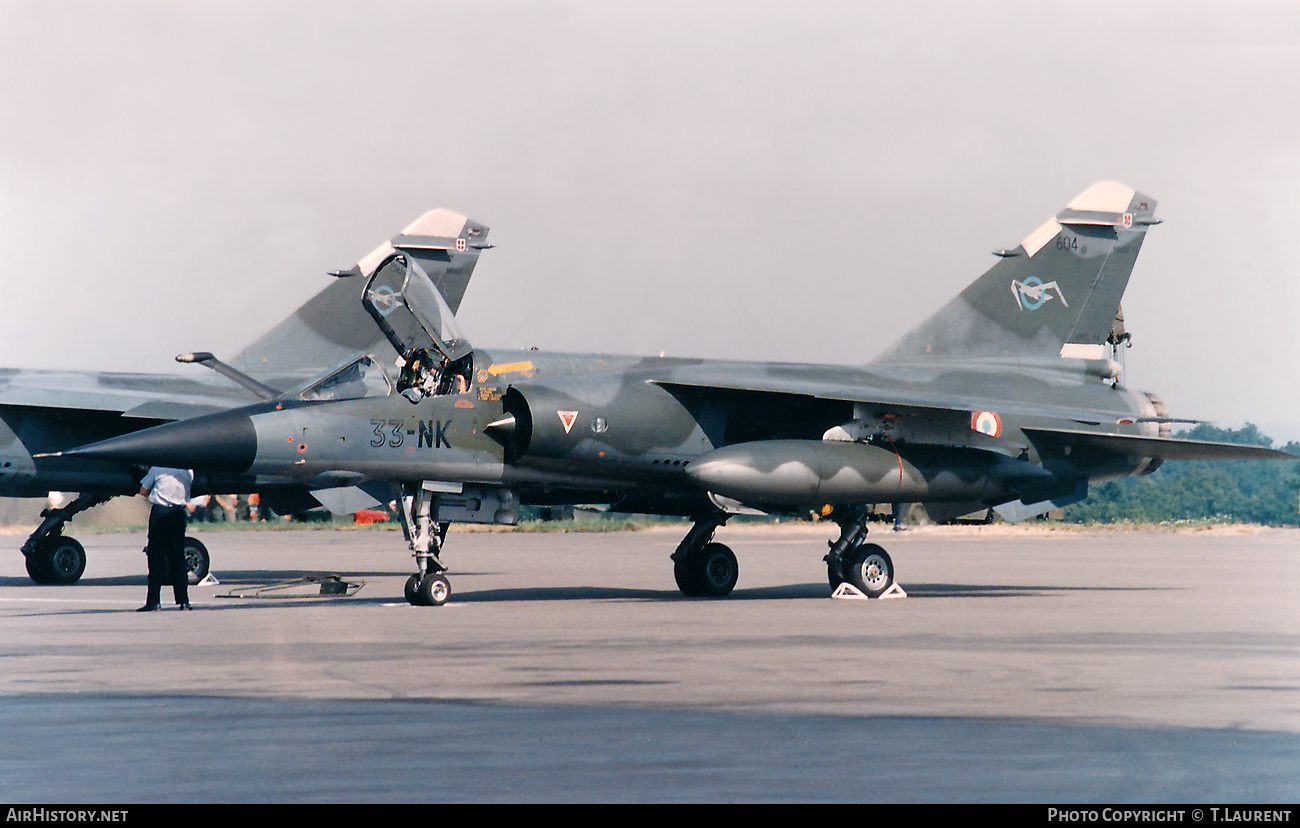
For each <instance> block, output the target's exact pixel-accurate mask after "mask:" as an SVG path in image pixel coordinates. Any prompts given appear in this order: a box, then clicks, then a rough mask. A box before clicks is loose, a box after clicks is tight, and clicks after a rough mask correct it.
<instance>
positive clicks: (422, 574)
mask: <svg viewBox="0 0 1300 828" xmlns="http://www.w3.org/2000/svg"><path fill="white" fill-rule="evenodd" d="M433 497H434V495H433V492H430V491H429V490H428V489H425V488H424V485H423V484H421V483H403V484H402V487H401V493H400V502H399V504H398V505H400V506H401V509H400V510H399V511H400V512H401V515H402V534H403V535H405V536H406V542H407V544H408V545H409V546H410V547H411V551H412V552H413V553H414V554H415V567H416V573H415V574H414V575H412V576H411V577H410V578H408V579H407V580H406V589H405V595H406V601H407V603H410V604H413V605H414V606H417V607H440V606H442V605H443V604H445V603H447V599H448V598H449V597H451V582H450V581H448V580H447V576H446V575H443V574H442V573H444V572H446V571H447V567H446V566H445V565H444V564H443V562H442V561H441V560H440V559H439V558H438V552H439V551H441V549H442V543H443V541H444V540H445V539H446V537H447V526H448V524H446V523H439V524H438V526H437V528H436V529H435V528H434V526H433V519H432V517H431V512H432V506H433Z"/></svg>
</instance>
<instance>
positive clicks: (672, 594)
mask: <svg viewBox="0 0 1300 828" xmlns="http://www.w3.org/2000/svg"><path fill="white" fill-rule="evenodd" d="M328 574H331V573H323V572H307V571H283V570H281V571H273V570H241V571H236V572H224V573H216V577H217V579H218V581H219V585H218V592H216V593H215V595H216V597H217V598H229V599H230V604H229V605H230V606H236V605H239V604H246V603H250V602H251V603H259V604H260V603H267V602H270V603H276V604H283V603H286V602H303V603H322V602H329V603H352V604H387V603H392V602H394V601H400V600H402V599H401V596H399V595H386V594H376V592H377V591H376V589H375V588H374V586H373V585H371V588H370V592H369V594H365V592H364V590H365V587H363V588H362V590H363V591H362V592H361V593H360V594H357V595H352V596H332V595H319V596H317V595H311V594H294V595H283V596H276V597H274V598H270V597H260V598H259V597H253V596H244V597H232V596H229V595H228V594H227V593H228V590H232V589H235V588H245V589H246V588H249V587H257V586H270V585H274V584H281V583H285V582H288V581H293V580H296V579H301V578H305V577H322V576H325V575H328ZM456 574H458V575H460V576H462V577H463V576H466V575H472V574H474V573H467V572H457V573H456ZM392 575H393V573H392V572H389V571H376V572H348V573H342V574H340V577H342V578H343V579H344V580H351V581H364V580H366V579H367V578H385V577H392ZM144 584H145V575H144V573H141V574H140V575H122V576H114V577H109V578H85V579H82V581H81V585H82V586H143V585H144ZM7 586H28V587H30V586H32V584H31V582H30V581H29V580H28V579H26V578H22V577H5V578H0V587H7ZM902 587H903V589H904V590H905V591H906V592H907V596H908V597H909V598H1025V597H1034V596H1049V595H1060V594H1067V593H1076V592H1130V591H1153V590H1166V589H1168V587H1116V586H1087V587H1078V586H1058V585H1033V584H921V583H917V584H903V585H902ZM829 589H830V588H829V586H828V585H826V584H823V583H803V584H781V585H777V586H767V587H754V588H750V589H743V588H740V589H736V590H734V591H733V592H732V593H731V595H729V596H728V597H727V598H726V599H725V600H727V601H780V600H808V599H817V600H825V599H826V598H827V596H828V595H829ZM702 600H711V599H706V598H688V597H686V596H684V595H682V594H681V593H680V592H678V591H677V590H676V589H667V588H665V589H637V588H629V587H607V586H597V585H591V584H584V585H574V586H544V587H539V586H532V587H506V588H496V589H479V590H475V589H464V590H461V591H458V592H455V593H453V594H452V597H451V601H450V603H462V604H470V603H509V602H523V601H665V602H674V603H675V602H689V601H702ZM221 603H222V604H224V603H225V602H221ZM208 606H212V605H211V604H208ZM87 611H88V610H77V612H87Z"/></svg>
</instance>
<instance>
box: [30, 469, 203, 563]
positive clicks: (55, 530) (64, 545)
mask: <svg viewBox="0 0 1300 828" xmlns="http://www.w3.org/2000/svg"><path fill="white" fill-rule="evenodd" d="M114 497H116V495H105V494H95V493H93V492H87V493H85V494H83V495H80V496H79V497H77V499H76V500H73V501H72V502H71V503H69V504H68V505H67V506H64V507H62V508H59V509H44V510H42V511H41V517H43V518H45V520H44V521H42V522H41V525H40V526H38V527H37V528H36V531H35V532H33V533H32V534H31V537H29V538H28V539H27V541H26V542H25V543H23V547H22V553H23V557H24V558H26V559H27V574H28V575H30V576H31V577H32V580H33V581H35V582H36V583H38V584H42V585H47V586H71V585H72V584H75V583H76V582H77V581H79V580H81V576H82V574H83V573H85V571H86V548H85V547H84V546H82V545H81V543H80V542H79V541H78V540H77V539H76V538H70V537H68V536H66V535H64V534H63V527H64V525H66V524H67V523H68V521H70V520H72V518H73V517H75V516H76V515H78V514H80V513H81V512H84V511H86V510H87V509H89V508H91V507H93V506H98V505H100V504H101V503H107V502H108V501H110V500H112V499H113V498H114ZM211 566H212V558H211V556H209V555H208V548H207V547H206V546H204V545H203V543H202V542H201V541H199V540H198V539H197V538H190V537H187V538H185V568H186V569H187V570H188V571H189V575H190V583H191V584H197V583H198V582H199V581H201V580H203V579H204V577H206V576H207V574H208V571H209V570H210V568H211Z"/></svg>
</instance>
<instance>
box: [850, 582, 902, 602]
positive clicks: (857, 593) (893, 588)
mask: <svg viewBox="0 0 1300 828" xmlns="http://www.w3.org/2000/svg"><path fill="white" fill-rule="evenodd" d="M831 597H832V598H840V599H842V600H846V601H870V600H871V598H870V596H868V595H866V594H864V593H863V592H862V590H860V589H858V588H857V587H855V586H854V585H853V584H850V583H849V582H848V581H845V582H844V583H842V584H840V585H839V586H837V587H835V591H834V592H832V593H831ZM906 597H907V593H906V592H904V591H903V588H902V587H901V586H899V585H898V584H897V583H895V584H891V585H890V587H889V589H887V590H885V591H884V592H882V593H880V595H879V596H878V597H877V600H883V599H885V598H906Z"/></svg>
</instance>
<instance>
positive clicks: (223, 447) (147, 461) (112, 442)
mask: <svg viewBox="0 0 1300 828" xmlns="http://www.w3.org/2000/svg"><path fill="white" fill-rule="evenodd" d="M63 454H64V455H65V456H68V457H92V458H96V459H100V460H118V461H121V462H124V463H135V464H138V465H148V466H170V467H172V468H180V469H210V470H212V471H231V472H242V471H245V470H247V469H248V467H249V466H251V465H253V460H254V458H256V456H257V432H256V430H255V429H254V428H253V421H252V419H250V418H249V416H248V415H247V414H245V413H243V412H242V411H222V412H220V413H217V414H207V415H204V416H202V417H195V418H194V419H192V420H179V421H177V422H174V423H167V424H165V425H160V426H155V427H153V428H146V429H143V430H142V431H136V432H134V433H131V434H123V435H122V436H121V437H113V438H111V439H108V440H103V441H100V442H98V443H92V444H90V445H88V446H82V447H81V448H76V449H72V450H70V451H65V452H63Z"/></svg>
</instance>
